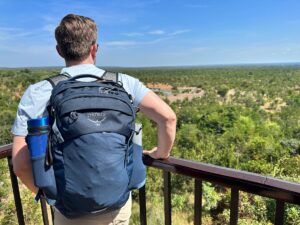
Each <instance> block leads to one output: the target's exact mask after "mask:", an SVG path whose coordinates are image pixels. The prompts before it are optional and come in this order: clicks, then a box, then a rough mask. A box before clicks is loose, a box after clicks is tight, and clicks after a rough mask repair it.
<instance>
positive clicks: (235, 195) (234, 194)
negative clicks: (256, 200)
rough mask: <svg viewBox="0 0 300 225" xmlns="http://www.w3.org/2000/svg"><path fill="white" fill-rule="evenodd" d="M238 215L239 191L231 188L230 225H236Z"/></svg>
mask: <svg viewBox="0 0 300 225" xmlns="http://www.w3.org/2000/svg"><path fill="white" fill-rule="evenodd" d="M238 213H239V189H238V188H235V187H234V188H231V200H230V225H237V223H238Z"/></svg>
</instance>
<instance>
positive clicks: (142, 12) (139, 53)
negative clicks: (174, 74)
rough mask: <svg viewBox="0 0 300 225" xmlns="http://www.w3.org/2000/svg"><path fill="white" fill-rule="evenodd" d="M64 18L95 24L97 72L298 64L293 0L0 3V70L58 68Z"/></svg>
mask: <svg viewBox="0 0 300 225" xmlns="http://www.w3.org/2000/svg"><path fill="white" fill-rule="evenodd" d="M68 13H75V14H81V15H85V16H88V17H91V18H92V19H94V20H95V21H96V23H97V24H98V37H99V38H98V39H99V40H98V42H99V45H100V51H99V53H98V55H97V65H100V66H126V67H135V66H138V67H139V66H183V65H211V64H239V63H276V62H300V1H298V0H185V1H184V0H182V1H179V0H172V1H171V0H110V1H108V0H106V1H104V0H95V1H88V0H86V1H84V0H73V1H71V0H53V1H47V0H43V1H37V0H35V1H33V0H32V1H31V0H23V1H21V0H0V67H31V66H63V64H64V61H63V60H62V59H61V58H60V57H59V56H58V55H57V53H56V50H55V44H56V43H55V39H54V29H55V27H56V26H57V25H58V23H59V21H60V20H61V18H62V17H63V16H64V15H66V14H68Z"/></svg>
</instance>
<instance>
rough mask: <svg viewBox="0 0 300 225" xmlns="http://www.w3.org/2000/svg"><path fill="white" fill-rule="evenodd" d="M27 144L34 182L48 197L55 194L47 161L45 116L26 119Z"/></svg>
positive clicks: (46, 120)
mask: <svg viewBox="0 0 300 225" xmlns="http://www.w3.org/2000/svg"><path fill="white" fill-rule="evenodd" d="M27 125H28V135H27V137H26V142H27V146H28V149H29V152H30V159H31V163H32V172H33V178H34V184H35V185H36V186H37V187H38V188H39V189H40V192H42V193H43V194H44V195H45V196H46V197H47V198H48V199H55V198H56V195H57V189H56V182H55V176H54V171H53V166H52V165H51V163H49V162H48V161H47V149H48V147H49V146H48V137H49V131H50V127H49V119H48V118H47V117H43V118H38V119H31V120H28V121H27Z"/></svg>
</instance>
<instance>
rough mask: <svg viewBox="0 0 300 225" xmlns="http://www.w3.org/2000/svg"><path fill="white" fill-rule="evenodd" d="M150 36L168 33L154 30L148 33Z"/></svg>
mask: <svg viewBox="0 0 300 225" xmlns="http://www.w3.org/2000/svg"><path fill="white" fill-rule="evenodd" d="M148 33H149V34H153V35H163V34H165V33H166V32H165V31H164V30H152V31H149V32H148Z"/></svg>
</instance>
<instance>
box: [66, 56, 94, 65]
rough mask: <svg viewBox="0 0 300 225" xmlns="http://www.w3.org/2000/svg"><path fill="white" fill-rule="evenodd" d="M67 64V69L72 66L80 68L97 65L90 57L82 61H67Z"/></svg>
mask: <svg viewBox="0 0 300 225" xmlns="http://www.w3.org/2000/svg"><path fill="white" fill-rule="evenodd" d="M65 63H66V67H71V66H78V65H82V64H95V61H94V60H93V59H91V58H90V57H88V58H87V59H85V60H82V61H65Z"/></svg>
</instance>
